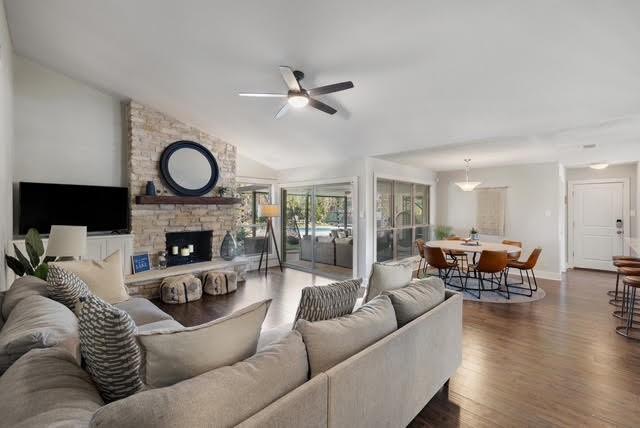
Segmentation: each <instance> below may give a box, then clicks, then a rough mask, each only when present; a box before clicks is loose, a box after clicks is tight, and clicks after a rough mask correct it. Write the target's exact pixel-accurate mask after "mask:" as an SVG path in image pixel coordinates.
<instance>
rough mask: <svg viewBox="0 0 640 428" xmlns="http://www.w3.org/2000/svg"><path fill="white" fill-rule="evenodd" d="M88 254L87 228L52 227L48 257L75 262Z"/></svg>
mask: <svg viewBox="0 0 640 428" xmlns="http://www.w3.org/2000/svg"><path fill="white" fill-rule="evenodd" d="M86 253H87V226H58V225H53V226H51V231H50V232H49V243H48V244H47V256H49V257H58V258H59V260H74V259H75V258H76V257H82V256H84V255H85V254H86Z"/></svg>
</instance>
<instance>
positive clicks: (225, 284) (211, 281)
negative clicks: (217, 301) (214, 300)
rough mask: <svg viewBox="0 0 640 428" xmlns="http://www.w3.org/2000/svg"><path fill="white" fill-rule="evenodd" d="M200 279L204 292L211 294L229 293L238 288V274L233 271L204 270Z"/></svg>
mask: <svg viewBox="0 0 640 428" xmlns="http://www.w3.org/2000/svg"><path fill="white" fill-rule="evenodd" d="M202 281H203V283H204V286H203V288H204V292H205V293H207V294H211V295H213V296H216V295H219V294H227V293H231V292H232V291H236V289H237V288H238V275H237V274H236V272H235V271H216V270H212V271H209V272H205V274H204V275H203V276H202Z"/></svg>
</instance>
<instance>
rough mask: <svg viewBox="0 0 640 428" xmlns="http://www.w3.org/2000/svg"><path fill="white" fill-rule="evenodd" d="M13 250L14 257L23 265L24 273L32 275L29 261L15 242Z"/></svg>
mask: <svg viewBox="0 0 640 428" xmlns="http://www.w3.org/2000/svg"><path fill="white" fill-rule="evenodd" d="M13 251H15V253H16V257H17V258H18V260H19V261H20V263H22V266H23V267H24V273H25V274H27V275H33V268H32V267H31V263H29V260H27V258H26V257H25V256H24V254H22V251H20V250H19V249H18V247H17V246H16V244H13Z"/></svg>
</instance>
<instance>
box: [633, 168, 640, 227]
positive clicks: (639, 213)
mask: <svg viewBox="0 0 640 428" xmlns="http://www.w3.org/2000/svg"><path fill="white" fill-rule="evenodd" d="M638 183H640V162H638V163H636V233H635V235H633V237H635V238H640V186H638Z"/></svg>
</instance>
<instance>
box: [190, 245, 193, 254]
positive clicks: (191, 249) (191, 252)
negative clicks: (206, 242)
mask: <svg viewBox="0 0 640 428" xmlns="http://www.w3.org/2000/svg"><path fill="white" fill-rule="evenodd" d="M189 254H193V244H189Z"/></svg>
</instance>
